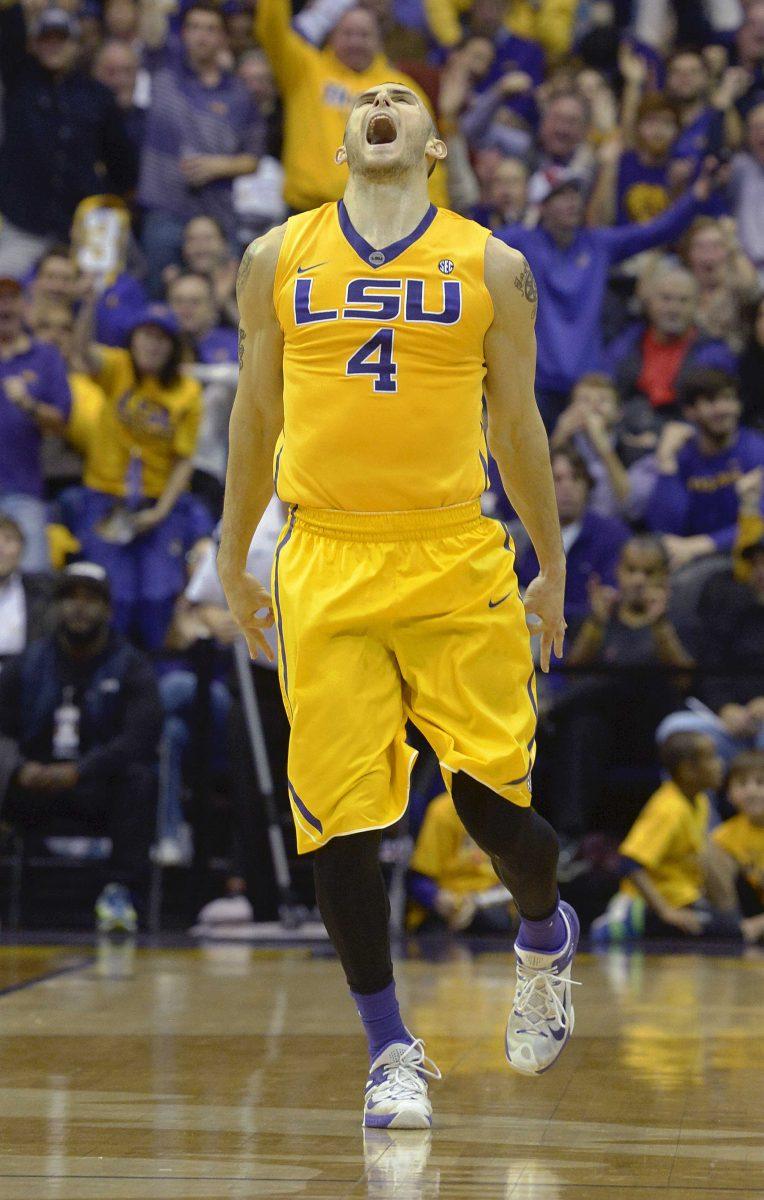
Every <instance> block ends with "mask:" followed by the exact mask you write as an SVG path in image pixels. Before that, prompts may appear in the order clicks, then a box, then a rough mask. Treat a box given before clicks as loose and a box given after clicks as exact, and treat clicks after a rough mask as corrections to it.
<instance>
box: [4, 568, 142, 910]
mask: <svg viewBox="0 0 764 1200" xmlns="http://www.w3.org/2000/svg"><path fill="white" fill-rule="evenodd" d="M110 619H111V594H110V589H109V581H108V579H107V577H106V572H105V571H104V570H103V568H101V567H99V566H97V565H96V564H95V563H84V562H81V563H74V564H72V565H71V566H70V567H67V568H66V570H65V571H64V572H62V574H61V575H60V576H59V579H58V585H57V600H56V605H55V630H54V632H53V633H52V634H51V635H50V636H48V637H45V638H42V639H41V640H39V641H36V642H34V643H32V645H30V646H28V647H27V648H26V649H25V650H24V651H23V653H22V654H21V656H20V657H19V658H17V659H15V660H13V661H12V662H10V663H8V664H7V665H6V666H5V668H4V669H3V672H2V675H0V812H1V813H2V819H3V820H4V821H6V822H7V823H9V824H11V825H12V826H15V827H18V828H22V829H39V830H40V832H41V833H44V834H50V833H55V832H70V829H68V828H66V826H68V825H69V824H70V823H71V822H76V823H77V825H79V826H80V827H82V826H84V827H85V828H86V829H87V830H88V831H89V832H90V831H93V832H101V833H104V834H108V836H109V837H110V838H111V840H112V855H111V859H110V861H109V862H108V863H106V864H104V869H105V871H106V879H105V880H104V882H105V883H107V885H108V884H109V883H110V884H111V887H110V888H108V886H107V890H106V892H105V894H104V897H102V902H101V903H100V904H99V917H102V918H103V917H104V916H108V915H109V914H108V912H106V913H105V912H104V909H108V907H109V903H108V901H109V897H111V898H112V900H113V901H116V900H117V899H118V898H119V899H120V900H121V903H120V905H119V906H117V905H116V904H115V905H114V906H115V907H120V909H121V911H122V914H123V916H125V917H126V918H129V921H128V924H132V926H133V927H134V925H135V912H134V911H133V912H132V916H130V913H129V910H130V909H131V908H132V904H131V901H130V895H128V894H126V893H125V892H124V889H125V888H129V889H130V892H131V893H132V899H133V901H134V902H135V906H136V908H137V909H138V911H139V912H140V911H141V909H142V908H143V905H144V902H145V897H146V890H147V887H146V885H147V881H148V874H149V845H150V843H151V838H152V834H153V831H154V813H155V810H156V782H155V773H154V765H155V760H156V748H157V743H158V741H159V736H160V733H161V728H162V712H161V705H160V702H159V695H158V691H157V685H156V681H155V679H154V672H153V668H152V665H151V663H150V661H149V660H148V659H147V658H146V657H145V655H143V654H141V653H140V651H138V650H136V649H135V648H134V647H133V646H131V645H130V644H129V642H127V641H126V640H125V639H124V638H122V637H121V636H120V635H119V634H117V633H114V632H113V631H112V630H111V628H110ZM115 885H116V892H117V895H115Z"/></svg>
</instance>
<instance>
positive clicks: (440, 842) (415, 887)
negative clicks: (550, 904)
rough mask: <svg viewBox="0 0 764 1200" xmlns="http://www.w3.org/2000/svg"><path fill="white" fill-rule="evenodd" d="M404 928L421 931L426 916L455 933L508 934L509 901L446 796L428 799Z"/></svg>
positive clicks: (510, 922) (412, 867) (411, 866)
mask: <svg viewBox="0 0 764 1200" xmlns="http://www.w3.org/2000/svg"><path fill="white" fill-rule="evenodd" d="M408 890H409V898H410V901H411V904H410V907H409V912H408V918H407V924H408V927H409V929H410V930H412V931H413V930H416V929H419V928H420V926H421V925H423V924H424V923H425V921H427V919H428V915H429V914H433V915H435V916H436V917H439V918H441V919H442V920H443V921H445V923H446V924H447V925H448V926H449V928H451V929H454V930H466V929H469V930H470V931H471V932H481V933H483V932H495V933H506V932H508V931H509V930H510V929H512V926H513V916H512V910H511V908H510V903H511V897H510V895H509V893H508V892H507V889H506V888H505V887H504V885H503V884H502V883H500V881H499V878H498V876H497V874H496V872H495V870H494V868H493V864H492V863H491V860H490V858H489V857H488V855H487V854H486V853H485V852H484V851H483V850H481V849H480V847H479V846H478V845H477V844H476V843H475V842H474V841H473V840H472V838H471V837H470V836H469V834H468V833H467V831H466V830H465V828H464V826H463V825H462V823H461V821H460V820H459V817H458V815H457V812H456V808H455V807H454V802H453V800H452V799H451V797H450V796H449V794H448V792H442V793H441V795H439V796H436V797H435V799H434V800H432V801H430V804H429V805H428V807H427V811H426V813H425V816H424V821H423V822H422V828H421V829H420V831H419V836H418V838H417V840H416V845H415V847H414V853H413V855H412V858H411V862H410V864H409V889H408Z"/></svg>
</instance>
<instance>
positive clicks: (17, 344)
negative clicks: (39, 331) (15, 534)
mask: <svg viewBox="0 0 764 1200" xmlns="http://www.w3.org/2000/svg"><path fill="white" fill-rule="evenodd" d="M22 313H23V292H22V288H21V284H20V283H18V282H17V281H16V280H15V279H7V278H3V279H0V428H2V431H3V436H2V438H0V510H2V511H3V512H5V513H7V514H8V515H9V516H11V517H14V518H15V520H16V521H17V522H18V524H19V525H20V527H21V529H22V531H23V533H24V542H25V544H24V558H23V565H24V568H25V570H30V571H42V570H45V569H46V567H47V566H48V565H49V559H48V549H47V543H46V538H45V502H44V499H43V477H42V466H41V462H40V449H41V446H42V436H43V434H44V433H59V434H60V433H63V431H64V428H65V426H66V422H67V420H68V418H69V412H70V410H71V404H72V397H71V392H70V391H69V383H68V380H67V377H66V364H65V363H64V360H63V358H62V357H61V355H60V354H59V352H58V350H56V348H55V347H54V346H48V345H44V344H43V343H42V342H37V341H35V340H34V339H32V338H30V337H28V336H27V334H26V333H25V332H24V328H23V319H22Z"/></svg>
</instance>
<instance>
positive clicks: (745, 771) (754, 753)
mask: <svg viewBox="0 0 764 1200" xmlns="http://www.w3.org/2000/svg"><path fill="white" fill-rule="evenodd" d="M759 772H762V773H764V750H744V751H743V752H742V754H738V755H736V757H735V758H733V760H732V762H731V763H730V768H729V771H728V773H727V787H729V785H730V784H731V783H732V781H733V779H744V778H745V777H746V776H747V775H755V774H758V773H759Z"/></svg>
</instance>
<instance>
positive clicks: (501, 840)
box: [451, 772, 559, 862]
mask: <svg viewBox="0 0 764 1200" xmlns="http://www.w3.org/2000/svg"><path fill="white" fill-rule="evenodd" d="M451 794H452V796H453V801H454V805H455V807H456V811H457V813H458V814H459V818H460V820H461V822H462V824H463V825H464V827H465V829H466V830H467V832H468V833H469V834H470V836H471V837H472V838H473V839H474V840H475V841H476V842H477V844H478V845H479V846H480V848H481V849H482V850H485V851H486V853H488V854H490V855H491V856H498V857H499V858H501V859H506V858H507V857H508V856H509V855H511V854H512V851H513V849H514V848H515V847H517V846H522V847H524V848H526V849H529V848H530V847H531V846H532V848H533V858H534V860H535V861H536V862H537V861H538V858H539V857H540V856H541V857H546V856H547V855H548V856H549V858H550V859H551V858H554V859H556V856H557V853H558V850H559V844H558V841H557V834H556V833H555V832H554V830H553V829H552V826H551V825H550V824H549V823H548V822H547V821H545V820H544V819H543V818H542V817H540V816H539V814H538V813H537V812H536V811H535V809H533V808H531V807H528V806H527V805H519V804H512V802H511V801H509V800H505V799H504V798H503V797H502V796H499V795H498V794H497V793H496V792H494V791H492V790H491V788H489V787H486V786H485V784H482V783H479V782H478V780H477V779H472V778H471V777H470V776H469V775H465V774H464V773H463V772H460V773H459V774H458V775H455V776H454V779H453V782H452V785H451Z"/></svg>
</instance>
